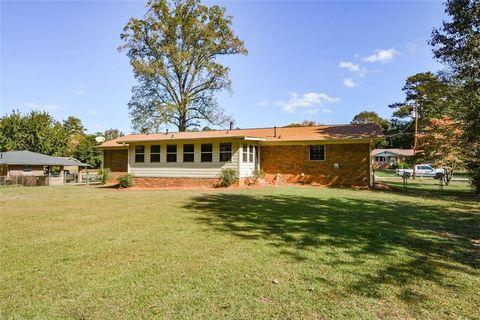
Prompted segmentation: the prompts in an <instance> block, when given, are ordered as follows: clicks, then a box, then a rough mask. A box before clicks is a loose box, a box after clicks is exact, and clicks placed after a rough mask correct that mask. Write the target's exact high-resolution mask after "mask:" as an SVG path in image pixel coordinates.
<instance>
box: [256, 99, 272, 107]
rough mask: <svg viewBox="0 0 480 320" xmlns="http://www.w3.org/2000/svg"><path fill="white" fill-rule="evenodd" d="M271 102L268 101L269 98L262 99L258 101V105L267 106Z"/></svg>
mask: <svg viewBox="0 0 480 320" xmlns="http://www.w3.org/2000/svg"><path fill="white" fill-rule="evenodd" d="M269 104H270V103H269V102H268V100H260V101H259V102H257V106H259V107H266V106H268V105H269Z"/></svg>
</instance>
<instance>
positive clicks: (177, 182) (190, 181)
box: [133, 177, 238, 188]
mask: <svg viewBox="0 0 480 320" xmlns="http://www.w3.org/2000/svg"><path fill="white" fill-rule="evenodd" d="M133 181H134V185H135V186H136V187H141V188H202V187H203V188H205V187H207V188H213V187H215V186H216V185H217V184H218V179H216V178H166V177H145V178H143V177H142V178H140V177H134V178H133ZM236 185H238V184H236Z"/></svg>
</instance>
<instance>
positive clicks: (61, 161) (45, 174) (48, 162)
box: [0, 150, 88, 185]
mask: <svg viewBox="0 0 480 320" xmlns="http://www.w3.org/2000/svg"><path fill="white" fill-rule="evenodd" d="M66 167H70V168H75V170H76V171H77V172H81V168H83V167H88V164H85V163H82V162H80V161H78V160H76V159H71V158H62V157H52V156H47V155H45V154H41V153H36V152H31V151H27V150H24V151H7V152H0V177H2V181H14V179H15V181H18V177H22V179H21V181H24V182H25V183H22V184H28V185H35V184H46V185H56V184H63V183H64V182H65V175H64V168H66ZM27 177H29V178H27ZM40 177H41V179H40Z"/></svg>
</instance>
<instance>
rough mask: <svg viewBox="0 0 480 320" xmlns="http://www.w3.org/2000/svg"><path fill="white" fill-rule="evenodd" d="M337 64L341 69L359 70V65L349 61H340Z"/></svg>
mask: <svg viewBox="0 0 480 320" xmlns="http://www.w3.org/2000/svg"><path fill="white" fill-rule="evenodd" d="M338 66H339V67H340V68H342V69H348V70H349V71H352V72H357V71H360V66H359V65H358V64H355V63H353V62H350V61H341V62H340V64H339V65H338Z"/></svg>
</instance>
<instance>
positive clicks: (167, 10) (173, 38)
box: [120, 0, 247, 132]
mask: <svg viewBox="0 0 480 320" xmlns="http://www.w3.org/2000/svg"><path fill="white" fill-rule="evenodd" d="M231 25H232V17H231V16H226V14H225V9H224V8H221V7H219V6H217V5H214V6H211V7H207V6H204V5H202V4H200V1H199V0H174V1H173V0H171V1H169V0H150V1H149V2H148V11H147V13H146V14H145V16H144V17H143V19H136V18H132V19H130V21H129V22H128V24H127V25H126V26H125V28H124V31H123V33H122V35H121V38H122V39H123V40H124V45H123V46H121V47H120V50H125V51H126V52H127V56H128V57H129V58H130V63H131V65H132V67H133V72H134V75H135V78H136V79H137V81H138V85H137V86H135V87H134V88H133V89H132V92H133V96H132V99H131V101H130V103H129V108H130V113H131V116H132V118H133V127H134V128H135V129H136V130H138V131H147V132H148V131H156V130H158V128H159V126H160V125H162V124H171V125H175V126H177V127H178V130H179V131H185V130H187V129H188V128H189V127H192V126H198V125H199V122H200V121H206V122H208V123H211V124H215V125H222V124H226V123H228V122H229V121H230V119H229V117H228V116H226V115H225V113H224V111H223V109H222V108H220V107H219V106H218V104H217V102H216V99H215V93H217V92H219V91H221V90H224V89H227V90H230V87H231V81H230V79H229V68H228V67H225V66H223V65H222V64H220V63H219V62H218V61H217V59H218V58H219V57H220V56H227V55H235V54H247V49H246V48H245V46H244V43H243V41H241V40H240V39H239V38H238V37H237V36H236V35H235V33H234V32H233V30H232V29H231Z"/></svg>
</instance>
